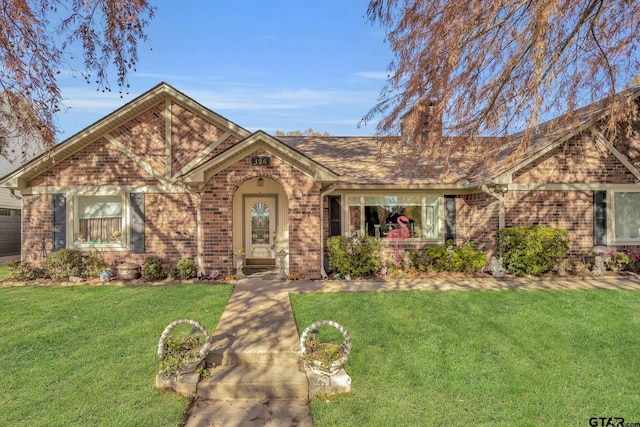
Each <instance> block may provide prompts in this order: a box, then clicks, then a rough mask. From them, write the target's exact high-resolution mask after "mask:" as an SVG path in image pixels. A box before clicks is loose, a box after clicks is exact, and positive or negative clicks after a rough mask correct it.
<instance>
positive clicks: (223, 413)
mask: <svg viewBox="0 0 640 427" xmlns="http://www.w3.org/2000/svg"><path fill="white" fill-rule="evenodd" d="M204 426H225V427H264V426H289V427H313V419H312V418H311V410H310V409H309V403H308V402H307V399H233V400H225V399H218V400H202V399H198V401H196V402H195V404H194V405H193V406H192V407H191V410H190V413H189V419H188V421H187V423H186V424H185V427H204Z"/></svg>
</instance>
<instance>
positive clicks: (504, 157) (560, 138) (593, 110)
mask: <svg viewBox="0 0 640 427" xmlns="http://www.w3.org/2000/svg"><path fill="white" fill-rule="evenodd" d="M618 95H622V96H626V97H629V98H630V99H631V100H636V99H638V98H639V97H640V86H635V87H632V88H630V89H627V90H625V91H623V92H621V93H620V94H618ZM606 101H608V99H603V100H601V101H598V102H596V103H594V104H590V105H587V106H585V107H582V108H580V109H578V110H576V111H574V112H573V115H574V116H575V119H574V120H571V121H567V120H566V117H567V116H568V115H563V116H560V117H557V118H554V119H552V120H549V121H547V122H544V123H541V124H540V125H538V126H536V127H535V128H534V129H532V132H533V138H532V140H531V142H530V144H529V146H528V147H527V149H526V151H525V152H524V153H522V154H521V155H520V159H519V160H517V161H516V162H510V159H511V156H512V154H513V153H514V152H515V151H516V150H517V149H518V147H519V146H520V143H521V142H522V139H523V138H524V137H525V135H524V132H518V133H516V134H514V135H512V136H511V137H509V141H508V142H507V143H506V144H505V145H504V146H502V147H500V149H499V150H498V152H497V153H496V155H495V159H496V161H495V163H494V164H493V165H489V166H488V167H487V168H486V169H484V170H482V171H480V172H481V173H482V174H483V175H485V176H487V177H490V178H491V179H492V180H495V181H498V182H507V181H509V180H510V179H511V176H512V175H513V174H514V173H515V172H517V171H518V170H520V169H522V168H524V167H526V166H527V165H529V164H531V163H532V162H534V161H535V160H536V159H538V158H540V157H541V156H544V155H545V154H547V153H548V152H549V151H551V150H553V149H555V148H556V147H558V146H559V145H561V144H563V143H564V142H565V141H567V140H568V139H570V138H572V137H574V136H576V135H578V134H580V133H582V132H584V131H586V130H589V129H591V128H592V127H593V126H595V125H596V124H597V122H598V121H600V120H602V119H604V118H605V117H606V116H608V115H609V113H610V111H609V109H608V108H607V104H606ZM606 146H607V148H608V149H609V150H610V151H612V152H613V150H615V149H613V150H612V148H613V147H612V146H610V144H608V145H606ZM613 154H614V155H615V156H616V157H619V153H616V152H613ZM623 163H624V162H623ZM632 172H633V171H632Z"/></svg>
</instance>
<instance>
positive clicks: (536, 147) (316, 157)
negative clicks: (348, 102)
mask: <svg viewBox="0 0 640 427" xmlns="http://www.w3.org/2000/svg"><path fill="white" fill-rule="evenodd" d="M622 95H624V96H629V97H630V98H631V99H637V98H639V97H640V87H634V88H631V89H629V90H627V91H625V92H623V93H622ZM163 101H165V102H166V101H172V102H175V103H177V104H180V105H182V106H184V107H185V108H187V109H188V110H190V111H192V112H193V113H195V114H196V115H197V116H198V117H200V118H202V119H203V120H205V121H208V122H210V123H212V124H214V125H216V126H219V127H222V128H224V129H225V130H226V131H227V132H228V133H229V134H230V135H232V136H234V137H235V138H236V139H237V141H239V142H237V143H235V144H234V145H233V146H231V147H229V148H227V149H226V150H225V151H223V152H222V153H220V154H218V155H216V156H215V157H214V158H211V159H210V160H208V161H206V162H204V163H202V164H198V163H199V160H198V159H203V158H204V157H203V156H201V157H198V155H197V153H196V154H194V160H193V161H192V162H190V163H189V164H188V165H187V166H185V167H184V168H183V171H181V172H180V173H181V174H182V178H183V180H184V182H185V183H191V184H195V185H197V184H199V183H203V182H205V181H206V180H207V179H208V177H210V176H212V175H214V174H216V173H218V172H220V171H221V170H223V169H224V168H226V167H228V166H229V165H231V164H232V163H234V162H236V161H238V160H239V159H240V158H242V157H245V156H247V155H248V154H250V153H251V152H253V151H255V150H258V149H261V148H262V149H264V150H266V151H268V152H270V153H272V154H273V155H274V156H276V157H278V158H280V159H281V160H283V161H285V162H287V163H289V164H291V165H292V166H294V167H296V168H298V169H299V170H301V171H302V172H303V173H305V174H307V175H308V176H310V177H312V178H313V179H314V180H315V181H316V182H317V183H318V184H319V185H321V186H323V185H327V184H329V183H335V184H336V186H337V187H338V188H350V187H360V188H365V187H366V188H392V187H396V188H397V187H401V188H406V189H412V188H432V189H438V188H441V189H459V190H465V189H474V188H475V189H478V188H479V187H480V186H481V185H482V184H483V183H487V182H501V183H508V182H510V180H511V176H512V174H513V173H514V172H516V171H518V170H520V169H522V168H524V167H526V166H527V165H528V164H530V163H531V162H533V161H535V160H536V159H538V158H539V157H540V156H542V155H544V154H546V153H548V152H549V151H551V150H553V149H554V148H555V147H557V146H559V145H560V144H562V143H563V142H564V141H566V140H568V139H569V138H571V137H572V136H575V135H577V134H579V133H581V132H584V131H586V130H589V129H593V126H594V125H595V124H596V123H597V122H598V121H599V120H601V119H603V118H604V117H606V116H607V114H608V110H607V109H606V108H605V104H604V101H601V102H598V103H595V104H592V105H589V106H587V107H584V108H581V109H579V110H577V111H576V112H574V115H575V117H576V120H573V121H571V122H569V123H567V122H566V121H563V120H564V118H565V117H566V116H562V117H560V118H556V119H553V120H550V121H548V122H545V123H542V124H540V125H538V126H536V127H535V128H534V129H532V130H531V132H532V133H533V138H532V140H531V142H530V144H529V145H528V147H527V149H526V150H525V151H524V152H522V153H518V156H517V158H516V159H515V162H514V161H513V159H514V156H513V155H514V153H517V150H518V149H519V147H520V145H521V144H520V143H521V142H522V140H523V138H524V133H517V134H514V135H512V136H510V137H507V138H500V141H499V144H498V145H499V146H498V148H497V149H496V150H495V154H494V155H492V157H491V158H492V159H494V160H495V161H494V162H493V163H492V164H490V165H486V166H485V165H481V164H479V163H478V161H477V154H476V153H475V152H473V151H472V150H470V149H465V148H463V149H461V150H460V151H459V152H457V153H455V154H454V155H453V156H452V157H451V158H450V159H448V164H444V162H442V161H439V159H421V160H420V161H419V162H417V164H413V165H412V167H411V168H408V167H405V165H404V164H403V162H398V161H397V160H398V159H397V157H395V156H396V155H395V154H393V153H386V152H382V153H381V152H380V151H379V144H380V142H381V139H380V138H378V137H320V136H282V137H277V138H275V137H273V136H270V135H268V134H266V133H265V132H263V131H258V132H255V133H253V134H251V133H250V132H249V131H247V130H246V129H244V128H242V127H240V126H238V125H236V124H235V123H233V122H231V121H229V120H227V119H225V118H223V117H222V116H220V115H218V114H216V113H214V112H213V111H211V110H209V109H208V108H206V107H204V106H202V105H201V104H199V103H198V102H196V101H194V100H193V99H191V98H189V97H188V96H186V95H184V94H183V93H181V92H179V91H177V90H176V89H174V88H173V87H171V86H170V85H168V84H167V83H164V82H162V83H160V84H158V85H157V86H155V87H154V88H152V89H150V90H149V91H147V92H146V93H144V94H142V95H140V96H139V97H137V98H136V99H134V100H132V101H130V102H129V103H127V104H125V105H124V106H123V107H121V108H119V109H117V110H116V111H114V112H113V113H111V114H109V115H107V116H106V117H104V118H103V119H101V120H99V121H97V122H95V123H94V124H92V125H90V126H89V127H87V128H86V129H84V130H82V131H80V132H78V133H77V134H75V135H74V136H72V137H70V138H69V139H67V140H66V141H64V142H62V143H61V144H59V145H57V146H56V147H54V148H53V149H51V150H49V151H48V152H45V153H44V154H42V155H41V156H39V157H37V158H35V159H34V160H32V161H31V162H29V163H27V164H26V165H24V166H22V167H21V168H19V169H18V170H16V171H14V172H13V173H10V174H9V175H7V176H5V177H4V178H0V186H2V187H7V188H12V189H20V188H24V187H26V186H27V183H28V181H29V180H31V179H33V178H35V177H36V176H38V175H39V174H41V173H43V172H44V171H46V170H47V169H48V168H50V167H51V166H52V165H53V164H55V163H58V162H60V161H62V160H64V159H66V158H68V157H70V156H71V155H73V154H75V153H76V152H78V151H80V150H82V149H83V148H85V147H87V146H88V145H90V144H91V143H93V142H94V141H96V140H97V139H99V138H101V137H103V136H104V135H106V134H107V133H109V132H110V131H112V130H114V129H116V128H117V127H119V126H122V125H123V124H125V123H127V122H128V121H130V120H132V119H133V118H135V117H137V116H138V115H140V114H142V113H144V112H145V111H148V110H149V109H150V108H152V107H154V106H156V105H158V104H159V103H161V102H163ZM596 137H597V135H596ZM447 139H448V140H450V141H451V142H453V143H455V144H458V145H463V146H464V143H465V141H468V140H469V138H464V137H445V138H444V139H443V142H444V143H446V141H447ZM398 140H400V139H399V138H398ZM476 140H477V139H476ZM461 142H462V144H460V143H461ZM608 148H609V150H611V151H612V152H614V155H616V157H618V158H619V159H620V158H621V156H622V155H621V154H620V153H619V152H615V151H614V150H615V148H613V147H612V146H611V144H609V145H608ZM622 157H624V156H622ZM196 160H198V161H196ZM623 160H624V159H622V160H621V161H622V162H623V164H625V166H627V167H628V168H629V165H630V163H629V162H626V163H625V162H624V161H623ZM631 166H633V165H631ZM190 168H193V169H190ZM630 170H631V172H632V173H634V171H635V172H638V171H636V170H635V169H634V168H633V167H632V168H630ZM634 174H635V173H634Z"/></svg>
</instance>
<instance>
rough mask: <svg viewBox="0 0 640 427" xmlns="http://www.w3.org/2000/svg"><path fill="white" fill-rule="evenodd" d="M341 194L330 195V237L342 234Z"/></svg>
mask: <svg viewBox="0 0 640 427" xmlns="http://www.w3.org/2000/svg"><path fill="white" fill-rule="evenodd" d="M340 214H341V212H340V196H329V237H332V236H339V235H341V234H342V223H341V222H340Z"/></svg>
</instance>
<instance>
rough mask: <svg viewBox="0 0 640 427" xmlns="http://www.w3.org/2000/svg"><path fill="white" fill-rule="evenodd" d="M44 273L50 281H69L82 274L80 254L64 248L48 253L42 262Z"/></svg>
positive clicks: (74, 250)
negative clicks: (70, 278) (72, 277)
mask: <svg viewBox="0 0 640 427" xmlns="http://www.w3.org/2000/svg"><path fill="white" fill-rule="evenodd" d="M44 273H45V275H46V276H47V277H49V278H51V279H52V280H69V277H71V276H80V274H81V273H82V253H81V252H80V251H78V250H76V249H70V248H64V249H60V250H58V251H55V252H52V253H50V254H49V255H48V256H47V258H46V259H45V261H44Z"/></svg>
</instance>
